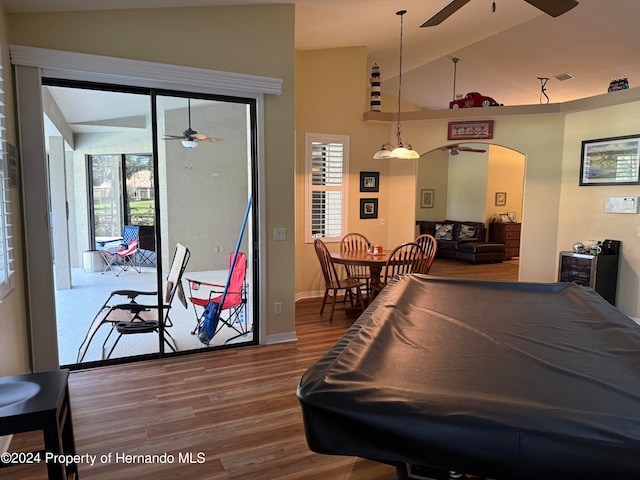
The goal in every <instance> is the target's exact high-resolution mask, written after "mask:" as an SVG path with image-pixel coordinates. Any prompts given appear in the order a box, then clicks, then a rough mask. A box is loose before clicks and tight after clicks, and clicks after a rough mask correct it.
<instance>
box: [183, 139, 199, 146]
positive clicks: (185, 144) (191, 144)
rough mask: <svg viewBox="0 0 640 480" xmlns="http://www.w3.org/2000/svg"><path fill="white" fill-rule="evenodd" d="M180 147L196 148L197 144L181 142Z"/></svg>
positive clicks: (190, 141)
mask: <svg viewBox="0 0 640 480" xmlns="http://www.w3.org/2000/svg"><path fill="white" fill-rule="evenodd" d="M182 145H183V146H184V147H185V148H196V147H197V146H198V142H196V141H195V140H182Z"/></svg>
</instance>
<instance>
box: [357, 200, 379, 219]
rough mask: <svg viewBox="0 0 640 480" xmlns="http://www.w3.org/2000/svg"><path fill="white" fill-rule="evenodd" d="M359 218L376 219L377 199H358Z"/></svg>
mask: <svg viewBox="0 0 640 480" xmlns="http://www.w3.org/2000/svg"><path fill="white" fill-rule="evenodd" d="M360 218H361V219H368V218H378V199H377V198H361V199H360Z"/></svg>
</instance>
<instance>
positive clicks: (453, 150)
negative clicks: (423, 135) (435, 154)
mask: <svg viewBox="0 0 640 480" xmlns="http://www.w3.org/2000/svg"><path fill="white" fill-rule="evenodd" d="M441 150H443V151H447V150H448V151H449V155H458V154H459V153H460V152H474V153H485V152H486V150H481V149H479V148H471V147H462V146H460V145H458V144H456V145H447V146H446V147H442V148H441Z"/></svg>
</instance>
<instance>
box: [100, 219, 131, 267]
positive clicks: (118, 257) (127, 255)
mask: <svg viewBox="0 0 640 480" xmlns="http://www.w3.org/2000/svg"><path fill="white" fill-rule="evenodd" d="M139 235H140V227H138V226H137V225H125V226H124V229H123V232H122V240H120V244H119V247H118V249H117V250H114V249H110V248H107V249H102V250H100V253H101V255H102V258H104V262H105V267H104V270H102V273H105V272H107V271H109V270H111V271H112V272H113V273H116V271H115V270H114V269H113V267H114V266H116V265H117V266H119V267H120V271H119V272H118V273H116V277H118V276H120V274H121V273H122V272H124V271H125V270H128V269H129V268H132V269H133V270H135V271H136V272H138V273H140V267H139V266H138V264H137V262H136V257H137V255H138V239H139Z"/></svg>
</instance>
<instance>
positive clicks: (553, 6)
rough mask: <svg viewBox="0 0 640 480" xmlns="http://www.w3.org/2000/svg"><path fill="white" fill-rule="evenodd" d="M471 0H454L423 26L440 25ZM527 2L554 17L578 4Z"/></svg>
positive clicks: (570, 1)
mask: <svg viewBox="0 0 640 480" xmlns="http://www.w3.org/2000/svg"><path fill="white" fill-rule="evenodd" d="M469 1H470V0H453V1H452V2H451V3H450V4H449V5H447V6H446V7H444V8H443V9H442V10H440V11H439V12H438V13H436V14H435V15H434V16H433V17H431V18H430V19H429V20H427V21H426V22H424V23H423V24H422V25H420V26H421V27H433V26H434V25H439V24H440V23H442V22H443V21H445V20H446V19H447V18H449V17H450V16H451V15H453V14H454V13H456V12H457V11H458V10H459V9H460V8H462V7H464V6H465V5H466V4H467V3H469ZM524 1H525V2H527V3H529V4H531V5H533V6H534V7H536V8H537V9H539V10H542V11H543V12H544V13H546V14H547V15H551V16H552V17H559V16H560V15H562V14H563V13H566V12H568V11H569V10H571V9H572V8H573V7H575V6H576V5H578V2H577V1H576V0H524ZM493 10H494V11H495V2H494V3H493Z"/></svg>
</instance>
